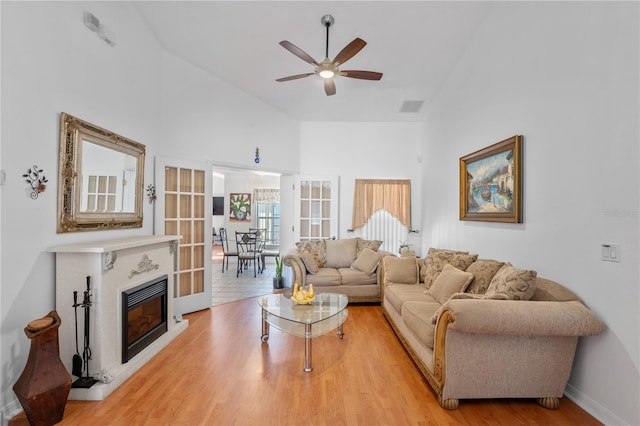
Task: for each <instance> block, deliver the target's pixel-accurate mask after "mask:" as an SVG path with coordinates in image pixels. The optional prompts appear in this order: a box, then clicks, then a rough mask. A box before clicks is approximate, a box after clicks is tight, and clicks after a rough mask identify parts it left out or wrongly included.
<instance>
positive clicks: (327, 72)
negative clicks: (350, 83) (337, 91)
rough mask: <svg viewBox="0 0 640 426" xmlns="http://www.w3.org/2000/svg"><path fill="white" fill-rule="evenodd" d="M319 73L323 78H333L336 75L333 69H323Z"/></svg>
mask: <svg viewBox="0 0 640 426" xmlns="http://www.w3.org/2000/svg"><path fill="white" fill-rule="evenodd" d="M318 75H319V76H320V77H322V78H332V77H333V76H334V75H336V73H335V72H333V70H322V71H320V72H319V73H318Z"/></svg>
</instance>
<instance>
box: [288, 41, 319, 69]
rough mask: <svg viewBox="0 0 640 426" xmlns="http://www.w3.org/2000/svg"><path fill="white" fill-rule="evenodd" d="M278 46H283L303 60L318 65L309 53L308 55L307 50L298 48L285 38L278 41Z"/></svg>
mask: <svg viewBox="0 0 640 426" xmlns="http://www.w3.org/2000/svg"><path fill="white" fill-rule="evenodd" d="M280 46H282V47H284V48H285V49H287V50H288V51H289V52H291V53H293V54H294V55H296V56H297V57H298V58H300V59H302V60H303V61H305V62H308V63H310V64H311V65H315V66H318V62H316V60H315V59H313V58H312V57H311V55H309V54H308V53H307V52H305V51H304V50H302V49H300V48H299V47H298V46H296V45H295V44H293V43H291V42H289V41H287V40H282V41H281V42H280Z"/></svg>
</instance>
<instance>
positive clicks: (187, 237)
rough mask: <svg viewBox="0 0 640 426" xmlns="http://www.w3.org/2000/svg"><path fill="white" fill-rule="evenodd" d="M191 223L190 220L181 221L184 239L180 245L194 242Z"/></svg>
mask: <svg viewBox="0 0 640 426" xmlns="http://www.w3.org/2000/svg"><path fill="white" fill-rule="evenodd" d="M191 234H192V233H191V221H190V220H181V221H180V235H181V236H182V238H181V239H180V244H191V243H192V242H193V240H192V239H191Z"/></svg>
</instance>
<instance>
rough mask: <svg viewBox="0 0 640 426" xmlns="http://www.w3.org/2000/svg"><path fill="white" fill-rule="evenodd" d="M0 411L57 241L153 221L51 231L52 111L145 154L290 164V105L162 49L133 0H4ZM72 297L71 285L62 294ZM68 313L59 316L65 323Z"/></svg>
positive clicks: (38, 312)
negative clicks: (28, 179) (110, 41)
mask: <svg viewBox="0 0 640 426" xmlns="http://www.w3.org/2000/svg"><path fill="white" fill-rule="evenodd" d="M0 7H1V10H2V14H1V19H2V21H1V30H2V33H1V35H2V37H1V43H2V45H1V51H2V69H1V77H2V82H1V83H2V93H1V96H2V99H1V106H2V117H1V136H2V138H1V140H2V145H1V147H0V149H1V151H0V158H1V160H2V164H1V165H0V169H2V170H4V171H5V172H6V176H7V182H6V183H5V184H4V185H3V187H2V191H1V192H0V196H1V200H0V209H1V210H0V217H1V220H2V222H1V226H0V230H1V234H2V241H1V246H0V253H1V255H2V257H1V258H0V265H1V266H2V269H1V271H0V318H1V325H0V336H1V339H0V342H1V347H0V394H1V398H0V409H2V412H1V413H0V415H1V416H2V417H3V418H2V419H0V423H2V421H3V420H4V419H6V416H7V414H10V413H11V412H13V411H14V410H16V409H19V404H18V403H17V400H16V398H15V395H14V393H13V391H12V386H13V384H14V383H15V382H16V380H17V379H18V377H19V375H20V374H21V372H22V370H23V368H24V365H25V362H26V359H27V355H28V351H29V341H28V339H27V338H26V336H25V335H24V333H23V328H24V327H25V325H26V324H27V323H28V322H29V321H31V320H33V319H35V318H38V317H40V316H43V315H46V314H47V313H48V312H49V311H50V310H53V309H55V260H54V255H53V254H52V253H48V252H47V249H48V248H49V247H51V246H54V245H60V244H67V243H74V242H81V241H91V240H102V239H114V238H121V237H124V236H132V235H147V234H151V233H152V218H153V206H152V205H151V204H149V203H147V202H145V203H143V206H144V211H143V213H144V226H143V228H141V229H138V230H126V231H102V232H88V233H70V234H56V206H57V194H56V192H57V183H58V182H57V173H58V170H57V169H58V142H59V141H58V138H59V114H60V112H62V111H66V112H68V113H70V114H73V115H75V116H77V117H79V118H82V119H84V120H87V121H89V122H92V123H94V124H96V125H99V126H101V127H104V128H107V129H109V130H112V131H114V132H117V133H119V134H121V135H123V136H126V137H128V138H131V139H133V140H135V141H137V142H140V143H143V144H145V145H146V149H147V152H146V154H147V161H146V165H145V187H146V185H147V184H149V183H151V182H153V158H154V157H155V156H156V155H161V156H164V157H169V156H175V157H178V158H185V159H188V160H197V159H201V160H202V161H207V160H208V161H212V160H214V159H219V160H221V161H224V162H226V163H228V164H230V165H236V166H239V167H241V166H244V165H245V164H248V163H251V164H252V165H253V164H254V163H253V158H254V154H255V147H256V145H257V144H258V142H257V141H259V146H260V148H261V157H262V159H263V162H262V163H261V164H264V168H265V169H267V168H270V169H271V168H273V169H285V170H297V168H298V136H299V133H298V132H299V127H298V124H297V123H296V122H294V121H293V120H292V119H291V118H290V117H288V116H286V115H284V114H282V113H281V112H279V111H277V110H275V109H273V108H271V107H269V106H267V105H265V104H263V103H262V102H261V101H258V100H256V99H252V98H250V97H248V96H247V95H246V94H244V93H242V92H239V91H238V90H236V89H234V88H232V87H230V86H229V85H228V84H226V83H224V82H221V81H220V80H218V79H216V78H213V77H210V76H207V75H206V74H205V73H203V72H202V71H201V70H198V69H195V68H194V67H193V66H191V65H189V64H187V63H184V62H182V61H180V60H178V59H176V58H175V57H172V56H171V55H169V54H167V53H165V52H164V51H163V50H162V49H161V47H160V46H159V44H158V43H157V41H156V40H155V39H154V38H153V36H152V35H151V33H150V32H149V31H148V30H147V29H146V26H145V24H144V22H143V21H142V20H141V19H140V18H139V15H138V13H137V11H136V9H135V8H133V7H132V6H131V4H130V3H129V2H62V1H61V2H1V3H0ZM84 11H88V12H91V13H93V14H94V15H95V16H97V17H98V19H100V21H101V22H102V23H104V24H105V25H107V26H108V27H109V28H110V29H111V30H112V31H113V33H114V34H115V36H116V46H115V47H110V46H108V45H107V44H106V43H105V42H104V41H102V40H101V39H99V38H98V37H97V35H96V34H95V33H93V32H91V31H90V30H89V29H88V28H86V27H85V26H84V24H83V12H84ZM34 164H37V165H38V166H39V167H40V168H42V169H44V174H45V176H46V177H47V178H48V180H49V182H48V185H47V189H46V191H45V192H44V193H42V194H40V196H39V198H38V199H37V200H32V199H31V198H30V197H29V191H28V185H27V184H26V183H25V182H24V179H23V178H22V174H24V173H25V172H26V171H27V169H28V168H30V167H32V166H33V165H34ZM69 303H72V295H69ZM68 326H73V325H68V324H63V325H62V327H68Z"/></svg>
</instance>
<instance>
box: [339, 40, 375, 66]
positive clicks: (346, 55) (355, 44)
mask: <svg viewBox="0 0 640 426" xmlns="http://www.w3.org/2000/svg"><path fill="white" fill-rule="evenodd" d="M366 45H367V42H366V41H364V40H363V39H361V38H359V37H358V38H356V39H355V40H353V41H352V42H351V43H349V44H347V45H346V46H345V47H344V49H342V50H341V51H340V53H338V54H337V55H336V57H335V58H334V59H333V63H334V64H336V66H338V65H340V64H344V63H345V62H347V61H348V60H349V59H351V58H353V57H354V56H355V54H356V53H358V52H359V51H361V50H362V48H363V47H365V46H366Z"/></svg>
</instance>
